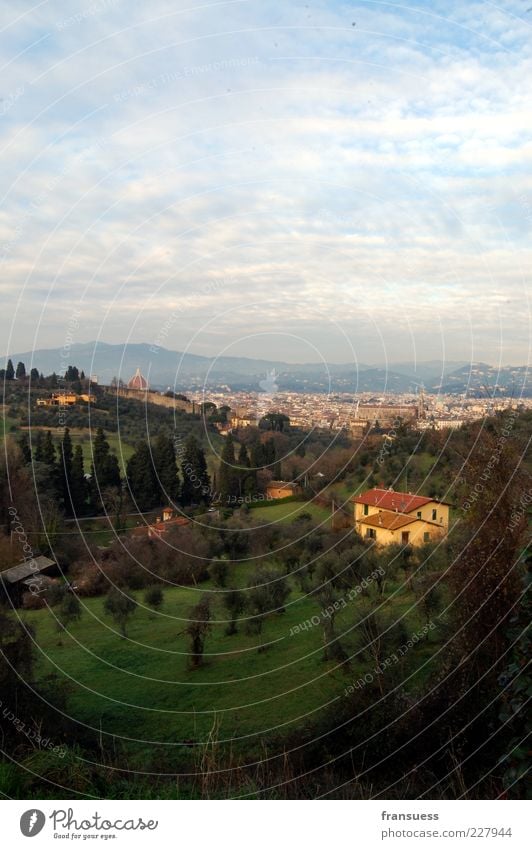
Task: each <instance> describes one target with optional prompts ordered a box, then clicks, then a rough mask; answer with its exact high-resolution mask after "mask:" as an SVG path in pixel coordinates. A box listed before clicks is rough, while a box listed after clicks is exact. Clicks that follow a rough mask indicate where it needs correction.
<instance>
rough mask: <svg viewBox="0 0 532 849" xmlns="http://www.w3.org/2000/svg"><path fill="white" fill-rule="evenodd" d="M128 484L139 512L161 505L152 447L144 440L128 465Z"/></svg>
mask: <svg viewBox="0 0 532 849" xmlns="http://www.w3.org/2000/svg"><path fill="white" fill-rule="evenodd" d="M127 482H128V486H129V490H130V492H131V495H132V497H133V499H134V501H135V503H136V505H137V507H138V509H139V510H151V508H152V507H156V506H157V505H158V504H159V503H160V498H161V496H160V487H159V482H158V480H157V476H156V474H155V469H154V466H153V462H152V457H151V453H150V447H149V445H148V443H147V442H146V441H145V440H143V441H142V442H139V444H138V446H137V450H136V451H135V453H134V454H133V456H132V457H130V459H129V460H128V463H127Z"/></svg>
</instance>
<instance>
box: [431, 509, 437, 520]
mask: <svg viewBox="0 0 532 849" xmlns="http://www.w3.org/2000/svg"><path fill="white" fill-rule="evenodd" d="M436 513H437V511H436V510H433V511H432V521H433V522H435V521H436Z"/></svg>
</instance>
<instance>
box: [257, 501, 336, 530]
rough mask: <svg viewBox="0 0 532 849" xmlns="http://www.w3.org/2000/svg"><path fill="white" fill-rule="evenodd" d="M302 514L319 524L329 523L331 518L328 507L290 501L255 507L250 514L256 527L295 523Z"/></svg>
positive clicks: (309, 502)
mask: <svg viewBox="0 0 532 849" xmlns="http://www.w3.org/2000/svg"><path fill="white" fill-rule="evenodd" d="M302 513H310V515H311V516H312V518H313V519H314V520H316V521H317V522H327V521H328V520H329V519H330V518H331V511H330V510H329V508H328V507H321V505H319V504H313V503H312V501H288V502H286V503H285V504H272V503H270V504H268V505H267V506H266V507H255V508H253V510H252V511H251V512H250V517H251V520H252V522H253V524H254V525H265V524H269V523H271V522H293V521H294V520H295V519H297V518H298V516H300V515H301V514H302Z"/></svg>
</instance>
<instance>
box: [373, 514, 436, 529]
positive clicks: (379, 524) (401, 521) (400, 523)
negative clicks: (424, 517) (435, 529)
mask: <svg viewBox="0 0 532 849" xmlns="http://www.w3.org/2000/svg"><path fill="white" fill-rule="evenodd" d="M358 521H359V522H360V524H361V525H370V526H371V527H373V528H386V530H388V531H395V530H397V528H403V527H404V526H405V525H411V524H412V522H420V521H421V519H417V518H416V516H404V515H403V514H402V513H386V512H385V511H384V510H383V512H382V513H373V514H372V515H371V516H363V517H362V518H361V519H359V520H358ZM428 524H432V522H429V523H428Z"/></svg>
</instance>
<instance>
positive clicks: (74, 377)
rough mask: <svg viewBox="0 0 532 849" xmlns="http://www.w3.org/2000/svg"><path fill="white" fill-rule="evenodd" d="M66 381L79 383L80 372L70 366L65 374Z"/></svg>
mask: <svg viewBox="0 0 532 849" xmlns="http://www.w3.org/2000/svg"><path fill="white" fill-rule="evenodd" d="M65 380H66V381H67V383H74V382H75V381H79V370H78V369H77V368H76V366H69V367H68V368H67V370H66V372H65Z"/></svg>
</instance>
